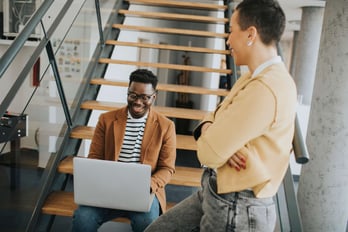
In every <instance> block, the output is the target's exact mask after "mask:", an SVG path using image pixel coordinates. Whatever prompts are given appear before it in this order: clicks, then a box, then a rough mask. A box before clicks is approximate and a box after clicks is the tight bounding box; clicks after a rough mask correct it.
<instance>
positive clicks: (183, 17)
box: [118, 10, 228, 23]
mask: <svg viewBox="0 0 348 232" xmlns="http://www.w3.org/2000/svg"><path fill="white" fill-rule="evenodd" d="M118 13H119V14H123V15H126V16H137V17H142V18H154V19H166V20H178V21H190V22H203V23H227V22H228V19H227V18H216V17H210V16H201V15H192V14H173V13H162V12H150V11H146V12H145V11H133V10H119V12H118Z"/></svg>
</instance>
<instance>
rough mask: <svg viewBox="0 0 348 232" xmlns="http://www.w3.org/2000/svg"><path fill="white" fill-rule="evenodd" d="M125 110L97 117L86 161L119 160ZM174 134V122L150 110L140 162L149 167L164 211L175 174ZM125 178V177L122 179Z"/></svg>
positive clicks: (152, 181)
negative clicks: (169, 186)
mask: <svg viewBox="0 0 348 232" xmlns="http://www.w3.org/2000/svg"><path fill="white" fill-rule="evenodd" d="M127 110H128V109H127V107H123V108H121V109H118V110H115V111H110V112H106V113H103V114H101V115H100V117H99V120H98V123H97V126H96V129H95V132H94V135H93V139H92V143H91V146H90V150H89V154H88V158H92V159H103V160H118V157H119V153H120V150H121V146H122V143H123V137H124V134H125V129H126V122H127ZM175 159H176V135H175V126H174V123H173V122H172V121H171V120H169V119H168V118H166V117H165V116H163V115H161V114H159V113H157V112H156V111H154V110H153V109H151V108H150V111H149V115H148V118H147V122H146V126H145V131H144V137H143V141H142V145H141V155H140V162H141V163H143V164H149V165H151V169H152V177H151V189H152V192H154V193H155V194H156V196H157V198H158V201H159V203H160V205H161V210H162V213H164V212H165V211H166V195H165V189H164V186H165V185H166V184H167V183H168V182H169V180H170V178H171V176H172V175H173V173H174V171H175ZM126 179H127V177H125V180H126Z"/></svg>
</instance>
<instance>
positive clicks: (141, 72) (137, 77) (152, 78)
mask: <svg viewBox="0 0 348 232" xmlns="http://www.w3.org/2000/svg"><path fill="white" fill-rule="evenodd" d="M133 81H134V82H141V83H145V84H151V85H152V87H153V89H154V90H156V87H157V83H158V78H157V76H156V75H155V74H153V73H152V72H151V71H150V70H147V69H137V70H135V71H133V72H132V73H131V74H130V76H129V86H130V84H131V83H132V82H133Z"/></svg>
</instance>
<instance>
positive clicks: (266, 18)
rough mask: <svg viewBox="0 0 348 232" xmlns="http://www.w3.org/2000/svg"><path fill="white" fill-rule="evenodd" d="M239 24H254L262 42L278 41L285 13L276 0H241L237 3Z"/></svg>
mask: <svg viewBox="0 0 348 232" xmlns="http://www.w3.org/2000/svg"><path fill="white" fill-rule="evenodd" d="M236 10H237V11H238V16H239V18H238V20H239V22H238V23H239V26H240V28H241V29H242V30H246V29H247V28H248V27H250V26H255V27H256V29H257V31H258V33H259V34H260V38H261V40H262V42H263V43H264V44H266V45H270V44H271V43H272V42H276V43H277V42H279V41H280V38H281V36H282V34H283V32H284V29H285V14H284V11H283V9H282V8H281V7H280V5H279V3H278V1H276V0H243V1H242V2H241V3H240V4H238V5H237V8H236Z"/></svg>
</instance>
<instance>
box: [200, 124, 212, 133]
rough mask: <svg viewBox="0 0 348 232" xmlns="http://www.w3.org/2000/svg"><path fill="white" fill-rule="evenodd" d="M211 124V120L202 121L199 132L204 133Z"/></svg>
mask: <svg viewBox="0 0 348 232" xmlns="http://www.w3.org/2000/svg"><path fill="white" fill-rule="evenodd" d="M211 124H212V123H211V122H206V123H204V124H203V125H202V127H201V133H204V132H205V131H206V130H207V129H208V128H209V127H210V125H211Z"/></svg>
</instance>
